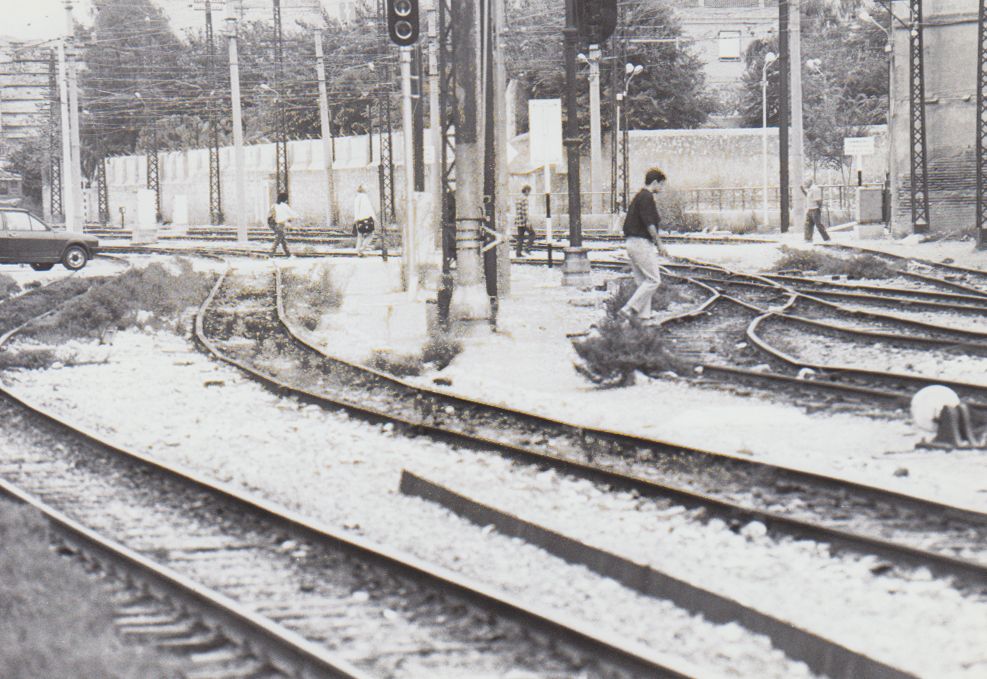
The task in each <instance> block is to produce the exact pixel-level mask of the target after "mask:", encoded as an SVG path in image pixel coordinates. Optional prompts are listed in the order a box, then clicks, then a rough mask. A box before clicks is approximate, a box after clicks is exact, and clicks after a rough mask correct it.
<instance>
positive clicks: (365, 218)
mask: <svg viewBox="0 0 987 679" xmlns="http://www.w3.org/2000/svg"><path fill="white" fill-rule="evenodd" d="M376 222H377V215H376V213H375V212H374V206H373V205H372V204H371V203H370V196H368V195H367V187H365V186H364V185H363V184H360V185H359V186H358V187H357V188H356V195H355V196H353V232H354V234H355V235H356V254H358V255H360V256H361V257H362V256H363V252H364V250H366V249H367V248H368V247H369V246H370V243H371V242H373V239H374V228H375V226H376Z"/></svg>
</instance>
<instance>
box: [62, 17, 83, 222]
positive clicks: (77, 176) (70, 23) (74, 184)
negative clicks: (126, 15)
mask: <svg viewBox="0 0 987 679" xmlns="http://www.w3.org/2000/svg"><path fill="white" fill-rule="evenodd" d="M65 24H66V30H67V32H68V41H67V44H66V47H65V49H66V50H68V54H66V59H67V71H68V90H69V116H70V118H71V121H70V127H69V128H68V129H69V138H70V140H71V149H70V154H71V159H72V176H71V178H72V181H71V183H70V186H71V189H72V208H73V212H72V226H71V227H69V226H68V224H66V230H67V231H78V232H80V233H81V232H82V230H83V227H84V224H85V217H84V215H83V212H82V158H81V157H80V155H79V153H80V151H81V145H80V143H79V79H78V78H79V74H78V68H77V65H76V54H75V21H74V19H73V18H72V0H65Z"/></svg>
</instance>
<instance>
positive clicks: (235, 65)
mask: <svg viewBox="0 0 987 679" xmlns="http://www.w3.org/2000/svg"><path fill="white" fill-rule="evenodd" d="M236 21H237V19H236V10H235V8H234V3H233V2H227V3H226V36H227V39H228V40H229V50H230V105H231V107H232V112H233V165H234V166H235V167H234V173H235V176H236V179H235V183H236V186H235V195H236V239H237V242H238V243H246V242H247V204H246V203H247V178H246V168H245V167H244V157H243V116H242V113H241V111H240V59H239V56H238V55H237V28H236Z"/></svg>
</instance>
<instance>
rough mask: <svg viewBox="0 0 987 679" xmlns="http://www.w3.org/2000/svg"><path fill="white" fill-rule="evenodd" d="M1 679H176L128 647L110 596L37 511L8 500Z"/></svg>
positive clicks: (0, 603)
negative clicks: (55, 540)
mask: <svg viewBox="0 0 987 679" xmlns="http://www.w3.org/2000/svg"><path fill="white" fill-rule="evenodd" d="M0 544H2V545H3V547H2V548H0V573H2V574H3V577H0V649H3V650H2V652H0V677H4V679H38V678H39V677H52V678H54V677H114V678H115V679H148V678H150V677H166V676H174V670H175V669H177V668H171V671H169V670H168V668H167V666H168V665H169V664H171V663H170V662H169V661H166V660H162V659H159V658H152V657H150V656H149V655H148V654H146V653H144V652H142V651H140V650H138V649H135V648H128V647H125V646H124V645H123V644H122V643H121V642H120V640H119V639H118V638H117V636H116V634H115V632H114V630H113V611H112V609H111V608H110V607H109V606H108V605H107V604H106V603H105V599H106V593H105V592H103V591H100V588H99V586H98V584H97V583H96V582H95V581H94V580H93V579H92V578H90V577H88V576H87V575H86V574H85V572H84V571H83V570H82V569H81V568H80V567H79V566H78V565H76V564H73V563H72V562H71V561H69V560H67V559H65V558H63V557H60V556H58V555H57V554H55V553H54V552H53V551H52V549H51V546H50V537H49V528H48V525H47V523H46V522H45V521H44V519H43V518H42V517H41V516H40V515H39V514H38V513H37V512H36V511H34V510H32V509H29V508H27V507H22V506H20V505H15V504H13V503H10V502H7V501H0Z"/></svg>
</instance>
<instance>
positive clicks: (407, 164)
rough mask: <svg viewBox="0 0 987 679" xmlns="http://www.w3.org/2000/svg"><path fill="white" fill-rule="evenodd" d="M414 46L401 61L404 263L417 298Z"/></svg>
mask: <svg viewBox="0 0 987 679" xmlns="http://www.w3.org/2000/svg"><path fill="white" fill-rule="evenodd" d="M411 49H412V48H411V47H401V48H400V59H401V143H402V146H403V147H404V151H403V155H404V226H403V227H402V229H401V242H402V248H401V261H402V263H403V264H404V266H403V267H402V268H403V269H404V289H405V290H407V291H408V295H409V296H411V297H412V298H414V297H415V296H416V295H417V294H418V237H417V234H416V233H415V230H416V228H417V224H416V220H415V217H416V215H415V170H414V168H415V166H414V155H415V149H414V143H413V141H414V140H413V139H412V134H413V133H412V129H411V128H412V126H413V124H414V122H413V120H412V113H413V111H412V110H411Z"/></svg>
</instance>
